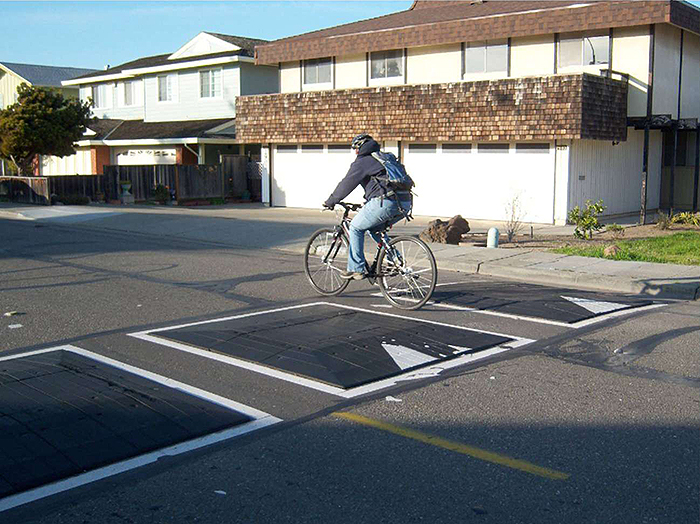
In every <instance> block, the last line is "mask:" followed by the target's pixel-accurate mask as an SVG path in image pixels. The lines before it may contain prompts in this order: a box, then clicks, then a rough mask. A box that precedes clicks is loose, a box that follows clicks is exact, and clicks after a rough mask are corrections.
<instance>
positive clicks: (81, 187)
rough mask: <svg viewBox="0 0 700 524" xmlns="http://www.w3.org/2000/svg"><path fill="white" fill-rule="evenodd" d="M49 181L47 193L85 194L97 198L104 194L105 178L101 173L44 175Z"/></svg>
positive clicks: (64, 194) (61, 194)
mask: <svg viewBox="0 0 700 524" xmlns="http://www.w3.org/2000/svg"><path fill="white" fill-rule="evenodd" d="M44 178H46V179H47V180H48V183H49V194H50V195H59V196H69V195H77V196H86V197H89V198H90V200H99V196H100V195H99V194H100V193H102V194H103V195H104V194H105V192H106V191H105V178H104V176H102V175H67V176H49V177H44Z"/></svg>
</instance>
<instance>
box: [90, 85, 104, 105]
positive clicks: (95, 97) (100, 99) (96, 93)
mask: <svg viewBox="0 0 700 524" xmlns="http://www.w3.org/2000/svg"><path fill="white" fill-rule="evenodd" d="M92 107H107V86H106V85H105V84H101V85H97V86H92Z"/></svg>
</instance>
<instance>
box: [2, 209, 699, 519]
mask: <svg viewBox="0 0 700 524" xmlns="http://www.w3.org/2000/svg"><path fill="white" fill-rule="evenodd" d="M251 235H255V231H254V230H251ZM0 238H2V243H1V244H0V275H2V279H1V280H0V314H2V315H3V316H0V358H3V359H5V360H3V362H4V363H7V362H11V361H13V359H15V358H19V357H20V356H21V355H25V354H27V353H30V352H35V351H41V350H44V349H46V348H52V347H56V346H63V345H70V346H71V347H76V348H79V349H80V350H82V351H85V352H88V353H90V354H93V355H96V356H99V357H106V358H109V359H112V360H114V361H117V362H119V363H122V364H124V365H127V366H132V367H133V368H135V369H139V370H144V371H145V372H148V373H153V374H157V375H158V376H160V377H165V378H166V379H168V380H170V381H177V382H178V383H181V384H186V385H189V386H194V387H196V388H199V389H201V390H203V391H206V392H209V393H212V394H214V395H218V396H219V397H221V398H223V399H228V400H231V401H234V402H237V403H240V404H242V405H244V406H248V407H250V408H253V409H255V410H259V411H260V412H264V413H265V414H269V415H270V416H271V417H274V418H276V419H279V420H280V422H277V423H275V424H272V425H269V426H267V427H264V428H262V429H258V430H255V431H250V432H248V433H245V434H244V435H241V436H238V437H235V438H230V439H225V440H222V441H221V442H218V443H215V444H212V445H210V446H206V447H202V448H200V449H197V450H194V451H190V452H186V453H182V454H178V455H176V456H169V457H164V458H161V459H160V460H158V461H157V462H156V463H153V464H150V465H147V466H144V467H140V468H136V469H131V470H128V471H126V472H124V473H121V474H119V475H115V476H108V477H107V478H105V479H102V480H98V481H95V482H86V483H85V484H84V485H82V486H80V487H76V488H74V489H70V490H67V491H64V492H61V493H59V494H56V495H53V496H48V497H43V496H39V497H37V499H36V500H34V501H32V502H29V503H27V504H24V505H20V506H18V507H15V508H12V509H8V510H7V511H5V512H2V513H0V521H1V522H42V523H43V522H46V523H49V522H51V523H52V524H53V523H75V522H80V523H100V524H102V523H106V524H107V523H108V524H111V523H124V522H133V523H145V522H206V523H223V522H353V523H356V522H402V523H403V522H472V521H473V522H493V523H502V522H523V523H529V522H532V523H540V522H542V523H546V522H553V523H554V522H563V521H566V522H574V523H575V522H586V523H589V522H615V523H624V522H630V523H639V522H663V523H676V522H677V523H687V522H697V520H698V515H699V514H700V507H699V503H698V496H697V494H698V492H699V490H700V470H698V468H697V464H698V462H699V459H700V445H699V442H698V435H699V433H698V429H700V423H699V416H698V414H699V413H700V409H698V408H699V407H700V406H699V404H700V399H699V398H698V386H699V385H700V359H698V350H700V347H699V346H700V344H699V343H698V340H700V337H699V336H698V334H699V332H700V308H699V307H698V304H697V303H692V302H657V303H650V302H649V301H648V300H639V299H637V298H636V297H625V296H619V295H610V294H600V293H591V292H582V291H577V290H572V289H556V288H547V287H542V286H534V285H528V284H524V283H517V284H516V283H512V282H507V281H502V280H496V279H489V278H486V277H475V276H474V275H466V274H460V273H457V272H448V271H443V272H441V274H440V283H441V284H442V285H441V286H440V287H439V288H438V292H437V293H436V299H437V300H438V303H436V304H432V305H429V306H426V307H425V308H423V309H421V310H420V311H417V312H409V313H405V312H398V311H396V310H392V309H389V308H387V307H385V304H384V303H383V300H382V298H381V297H377V296H376V294H375V290H374V289H373V288H371V287H370V286H369V285H368V284H367V283H365V282H358V283H351V286H350V288H349V289H348V290H347V291H346V292H345V293H344V294H343V295H341V296H340V297H337V298H333V299H330V300H329V299H327V298H325V297H319V296H318V295H316V294H315V293H314V292H313V290H312V289H311V287H310V286H309V285H308V284H307V282H306V280H305V277H304V274H303V270H302V267H301V260H300V257H299V256H298V255H292V254H289V253H285V252H281V251H275V250H270V249H252V248H245V247H240V248H235V249H234V248H230V247H224V246H221V245H219V244H216V243H207V242H197V241H192V240H185V239H181V240H177V239H173V238H170V237H169V238H162V237H160V236H159V234H158V231H153V233H152V234H150V235H127V234H123V233H117V232H105V231H89V230H86V229H84V228H76V227H72V226H71V225H61V226H58V225H42V224H37V223H32V222H20V221H11V220H3V219H0ZM320 302H323V303H324V304H326V305H322V304H318V303H320ZM313 304H317V305H313ZM327 304H331V305H327ZM606 304H607V305H606ZM591 309H594V310H597V311H602V312H603V314H601V315H599V316H594V317H593V318H589V317H590V316H591V315H590V314H591ZM336 312H337V313H338V314H340V313H348V312H350V313H352V314H354V315H356V319H355V320H356V321H357V322H360V323H368V322H373V323H377V324H379V325H383V324H385V323H391V322H404V323H405V324H406V325H407V326H411V328H410V329H413V327H415V326H417V328H416V329H418V328H426V329H427V328H434V327H436V326H438V332H437V333H438V334H437V335H434V341H435V344H436V345H439V344H440V343H444V344H447V343H448V340H447V339H448V338H450V337H453V336H456V335H454V334H450V335H449V336H448V331H449V330H451V329H452V330H458V331H457V335H460V334H464V335H465V336H466V337H467V339H468V340H472V338H469V337H473V336H476V335H478V336H479V337H482V338H483V337H487V338H488V337H492V336H495V337H505V338H508V339H510V340H511V342H508V343H506V345H505V347H504V350H503V351H501V352H493V353H492V354H490V353H488V352H487V351H486V350H484V352H479V351H476V352H475V353H469V354H470V355H472V357H473V358H472V357H469V358H465V359H464V360H463V361H460V362H461V364H460V365H457V366H454V367H450V366H449V365H446V364H444V363H442V362H439V363H438V364H435V365H429V366H427V367H424V368H421V370H422V371H419V372H416V373H413V375H409V376H408V377H406V376H402V375H400V374H399V375H395V376H394V377H393V378H391V379H389V380H385V381H384V382H381V381H378V383H379V385H378V386H377V387H376V388H374V389H372V387H374V386H372V387H369V386H368V385H370V386H371V385H372V384H374V383H375V382H372V381H369V382H365V383H363V385H362V387H365V386H368V387H365V389H362V387H358V388H353V387H349V388H345V389H343V388H335V389H334V388H333V387H332V384H331V387H328V381H321V382H318V381H315V380H312V379H313V377H311V379H310V378H309V376H310V375H309V374H306V375H305V374H304V373H286V372H284V370H283V371H282V372H280V373H268V372H267V371H266V370H267V369H269V366H263V368H264V369H257V368H255V369H253V368H251V367H250V366H248V364H249V363H250V362H249V361H248V360H246V359H243V361H241V360H240V359H237V358H236V356H235V355H226V354H223V353H222V351H224V350H217V351H216V352H212V351H210V350H208V349H207V348H199V349H198V350H197V351H195V352H192V351H186V350H183V349H182V348H179V347H178V346H177V344H174V345H173V344H172V339H171V340H165V339H160V340H159V341H156V342H154V341H152V340H144V339H143V338H136V337H134V336H133V335H134V334H136V333H151V334H153V335H157V334H158V333H167V331H163V332H161V331H158V330H161V329H164V328H173V327H175V326H182V325H188V324H193V323H194V324H197V325H196V326H195V327H194V328H189V329H190V330H192V329H195V330H199V327H198V326H208V328H212V329H216V330H241V329H242V327H241V325H242V322H243V319H247V320H246V322H247V326H248V327H246V329H250V326H251V325H252V326H255V324H256V322H257V320H258V319H259V320H260V326H262V327H263V328H264V327H265V326H273V327H274V326H277V325H279V324H280V323H285V322H286V323H289V324H290V326H291V327H290V331H282V333H283V335H280V336H283V337H284V336H288V337H291V338H293V337H292V335H287V334H288V333H293V334H294V336H295V337H304V336H307V335H308V333H311V332H313V330H314V329H322V330H323V329H325V330H327V331H324V333H328V335H327V336H328V338H332V337H333V336H335V334H336V332H337V331H338V330H339V329H340V328H339V327H338V326H337V325H336V327H333V326H334V324H333V322H332V321H331V323H330V324H328V325H326V324H324V325H323V326H321V327H317V326H318V325H319V324H318V323H316V320H315V317H314V315H320V316H323V315H326V316H328V315H330V316H333V315H334V314H335V313H336ZM6 313H8V314H10V315H9V316H4V315H5V314H6ZM294 315H297V316H296V317H294ZM387 315H398V316H399V317H401V318H400V319H397V318H396V317H393V316H392V317H389V316H387ZM231 317H233V318H231ZM311 317H314V319H313V320H314V321H313V322H311V321H310V320H309V318H311ZM221 318H230V320H228V321H227V322H228V323H218V322H208V323H206V324H200V323H201V322H205V321H214V320H216V319H221ZM300 319H301V320H300ZM382 319H386V320H387V322H382ZM388 319H391V320H390V321H389V320H388ZM406 319H408V320H406ZM302 321H303V322H307V321H308V322H309V323H308V326H309V327H308V329H306V328H303V329H298V330H297V331H294V329H293V328H294V325H293V324H294V322H297V323H301V322H302ZM329 325H330V327H328V326H329ZM445 325H449V326H454V328H449V327H446V326H445ZM266 329H267V331H266ZM271 330H273V328H272V327H268V328H265V329H262V330H261V331H260V333H261V335H260V336H262V337H265V336H268V334H267V333H269V332H270V331H271ZM328 330H329V331H328ZM459 330H461V331H459ZM416 333H417V334H416V335H415V337H421V336H424V334H421V333H422V332H420V330H419V329H418V331H416ZM450 333H451V332H450ZM178 336H179V335H178ZM256 336H257V335H256ZM269 336H272V335H269ZM309 336H310V335H309ZM251 340H252V339H251ZM256 340H258V339H256ZM450 340H451V339H450ZM479 340H482V339H481V338H480V339H479ZM269 341H270V339H269V338H266V339H264V340H263V342H262V343H266V344H267V343H269ZM512 341H515V342H512ZM258 342H260V340H258ZM284 342H287V340H280V341H279V343H280V344H281V343H284ZM482 342H483V340H482ZM482 342H479V343H482ZM425 345H426V346H427V345H428V344H425ZM487 345H488V344H487ZM188 347H191V346H188ZM499 347H500V346H499ZM489 349H491V350H493V347H490V348H489ZM224 353H225V351H224ZM222 355H223V356H222ZM470 358H471V360H470ZM241 362H243V363H241ZM246 362H247V364H246ZM397 362H398V361H397ZM450 362H456V360H455V359H453V360H450ZM246 366H248V367H246ZM278 371H279V370H278ZM302 371H303V370H302ZM309 373H311V372H309ZM300 376H301V378H302V379H304V380H299V377H300ZM397 377H398V378H397ZM402 377H403V378H402ZM6 382H7V381H6ZM319 383H320V384H321V385H320V386H318V384H319Z"/></svg>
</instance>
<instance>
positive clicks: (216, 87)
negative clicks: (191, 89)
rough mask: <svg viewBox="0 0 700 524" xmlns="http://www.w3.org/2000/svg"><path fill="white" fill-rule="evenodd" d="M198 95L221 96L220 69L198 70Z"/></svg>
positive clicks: (203, 96) (206, 96)
mask: <svg viewBox="0 0 700 524" xmlns="http://www.w3.org/2000/svg"><path fill="white" fill-rule="evenodd" d="M199 96H200V97H201V98H219V97H221V69H211V70H209V71H200V72H199Z"/></svg>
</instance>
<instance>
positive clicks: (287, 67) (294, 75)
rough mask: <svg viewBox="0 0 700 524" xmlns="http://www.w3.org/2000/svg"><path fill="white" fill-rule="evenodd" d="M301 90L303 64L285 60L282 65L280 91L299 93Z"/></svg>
mask: <svg viewBox="0 0 700 524" xmlns="http://www.w3.org/2000/svg"><path fill="white" fill-rule="evenodd" d="M299 91H301V66H300V63H299V62H298V61H296V62H285V63H283V64H281V66H280V92H281V93H298V92H299Z"/></svg>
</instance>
